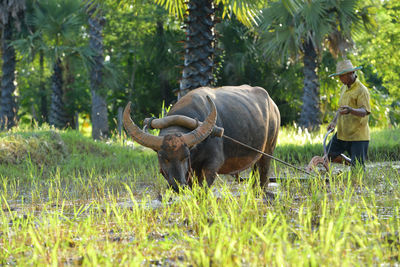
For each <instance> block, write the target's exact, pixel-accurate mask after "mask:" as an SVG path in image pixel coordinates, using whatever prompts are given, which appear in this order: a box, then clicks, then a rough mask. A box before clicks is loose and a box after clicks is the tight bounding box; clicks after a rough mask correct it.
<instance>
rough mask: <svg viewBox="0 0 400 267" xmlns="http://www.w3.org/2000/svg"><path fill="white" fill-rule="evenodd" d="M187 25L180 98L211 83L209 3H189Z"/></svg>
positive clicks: (201, 0) (211, 15)
mask: <svg viewBox="0 0 400 267" xmlns="http://www.w3.org/2000/svg"><path fill="white" fill-rule="evenodd" d="M188 11H189V15H188V18H187V21H186V24H187V25H186V27H187V28H186V41H185V56H184V66H183V73H182V80H181V83H180V90H179V95H178V98H179V97H182V96H183V95H185V94H187V93H188V92H189V91H190V90H193V89H196V88H198V87H201V86H209V85H211V84H212V83H213V81H214V77H213V67H214V42H215V33H214V25H215V22H214V13H215V11H214V6H213V1H212V0H190V1H189V3H188Z"/></svg>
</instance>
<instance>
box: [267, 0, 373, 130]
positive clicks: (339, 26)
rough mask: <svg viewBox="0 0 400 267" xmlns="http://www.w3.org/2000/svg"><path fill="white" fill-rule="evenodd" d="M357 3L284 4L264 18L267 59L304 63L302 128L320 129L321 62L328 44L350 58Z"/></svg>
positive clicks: (349, 0)
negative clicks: (319, 61)
mask: <svg viewBox="0 0 400 267" xmlns="http://www.w3.org/2000/svg"><path fill="white" fill-rule="evenodd" d="M357 2H358V1H357V0H341V1H331V0H315V1H306V0H302V1H297V2H296V4H297V5H296V6H294V8H293V9H287V7H286V6H285V3H284V2H283V1H277V2H274V3H272V4H271V5H270V6H269V8H267V9H266V10H264V11H263V16H262V18H261V21H262V23H261V25H262V26H261V27H260V29H261V31H262V33H261V34H262V36H263V37H262V42H263V44H264V47H263V48H264V51H265V53H266V54H267V55H272V54H278V55H281V59H282V61H284V62H285V61H286V60H287V59H289V60H298V59H300V58H301V59H302V60H303V74H304V86H303V97H302V101H303V105H302V107H301V113H300V119H299V125H300V126H302V127H303V128H309V129H318V127H319V125H320V123H321V122H320V109H319V82H318V74H317V73H318V65H319V64H318V58H319V55H320V52H321V50H322V48H323V45H324V44H327V45H328V46H329V48H330V49H331V51H332V53H333V54H334V55H338V54H339V55H341V56H343V57H345V56H346V53H347V51H348V49H349V47H351V44H352V41H351V34H352V32H353V31H354V30H358V29H359V28H360V27H359V26H360V25H361V21H362V16H363V15H365V14H360V13H359V12H358V11H357Z"/></svg>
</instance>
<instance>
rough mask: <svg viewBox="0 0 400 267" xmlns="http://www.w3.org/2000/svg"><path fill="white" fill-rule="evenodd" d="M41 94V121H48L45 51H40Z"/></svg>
mask: <svg viewBox="0 0 400 267" xmlns="http://www.w3.org/2000/svg"><path fill="white" fill-rule="evenodd" d="M39 57H40V58H39V64H40V67H39V79H40V81H39V95H40V113H41V118H40V121H41V122H47V119H48V110H47V92H46V87H45V81H44V53H43V51H40V53H39Z"/></svg>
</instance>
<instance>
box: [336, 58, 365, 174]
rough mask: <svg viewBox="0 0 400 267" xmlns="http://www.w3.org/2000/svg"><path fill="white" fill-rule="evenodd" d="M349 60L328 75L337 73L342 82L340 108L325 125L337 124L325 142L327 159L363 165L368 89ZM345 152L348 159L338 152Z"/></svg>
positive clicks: (357, 68) (356, 68)
mask: <svg viewBox="0 0 400 267" xmlns="http://www.w3.org/2000/svg"><path fill="white" fill-rule="evenodd" d="M359 69H361V67H354V66H353V64H352V63H351V61H350V60H344V61H341V62H338V63H337V67H336V73H333V74H331V75H329V77H332V76H339V79H340V81H341V82H342V83H343V86H342V88H341V95H340V99H339V109H338V110H337V112H336V116H335V118H334V119H333V121H332V122H331V123H330V124H329V125H328V130H331V129H332V130H333V129H335V127H336V126H337V132H336V134H335V135H334V136H333V138H332V140H331V141H330V143H329V144H328V158H329V159H330V160H331V161H332V162H342V161H343V160H345V161H347V163H348V164H351V165H352V166H356V164H357V163H359V164H361V165H362V166H363V168H365V165H364V162H365V159H366V157H367V152H368V145H369V139H370V134H369V126H368V119H369V116H368V115H369V114H370V113H371V106H370V100H369V99H370V97H369V92H368V89H367V88H366V87H365V86H364V85H363V84H362V83H361V82H360V81H359V80H358V79H357V75H356V73H355V71H356V70H359ZM345 151H347V152H348V153H349V154H350V158H351V159H350V160H349V159H346V158H345V157H343V156H342V155H341V154H342V153H343V152H345Z"/></svg>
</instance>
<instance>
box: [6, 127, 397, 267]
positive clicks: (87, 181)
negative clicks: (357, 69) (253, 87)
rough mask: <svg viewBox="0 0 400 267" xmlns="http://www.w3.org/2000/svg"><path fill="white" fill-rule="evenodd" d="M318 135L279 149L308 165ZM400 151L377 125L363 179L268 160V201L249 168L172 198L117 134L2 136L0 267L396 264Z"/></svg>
mask: <svg viewBox="0 0 400 267" xmlns="http://www.w3.org/2000/svg"><path fill="white" fill-rule="evenodd" d="M323 134H324V133H323V130H321V132H319V133H313V134H309V133H307V132H301V131H300V130H299V129H296V128H294V127H292V128H287V129H283V130H282V131H281V133H280V136H279V144H278V147H277V149H276V153H275V156H278V157H279V158H282V159H284V160H287V161H289V162H291V163H295V164H296V165H297V166H300V167H304V166H305V165H306V164H307V163H308V161H309V160H310V159H311V157H312V156H314V155H322V154H323V151H322V150H323V148H322V145H321V143H322V139H323ZM399 155H400V132H399V130H398V129H383V130H382V129H374V130H373V131H372V141H371V144H370V154H369V161H368V162H367V173H366V174H365V175H363V174H362V173H361V172H359V171H357V170H356V171H353V172H351V171H349V170H348V169H346V168H345V167H343V166H337V167H335V171H334V172H332V173H328V174H321V173H317V174H315V175H314V176H313V178H312V179H309V180H306V181H304V180H299V179H298V178H302V177H303V176H304V174H302V173H296V172H294V171H293V170H290V169H288V168H286V167H285V166H282V165H279V164H274V166H273V170H272V173H271V175H274V176H277V177H285V178H286V179H282V180H279V181H278V183H276V184H271V185H270V187H269V188H268V191H270V192H273V193H274V194H275V196H276V198H275V200H268V199H266V198H264V196H263V194H262V192H260V191H259V190H258V189H257V188H253V187H252V183H253V182H254V179H256V177H253V176H251V177H250V179H248V181H247V182H243V183H237V182H236V181H235V180H234V179H233V177H230V176H220V177H219V178H218V179H217V181H216V183H215V184H214V185H213V186H212V188H210V189H207V188H200V187H194V188H193V190H192V191H188V190H186V191H184V192H183V193H182V194H179V195H176V194H174V193H173V192H171V191H170V190H167V188H166V182H165V181H164V178H162V176H161V175H160V174H159V170H158V163H157V159H156V155H155V153H154V152H153V151H151V150H148V149H143V148H142V147H139V146H137V145H136V144H133V143H131V142H128V141H126V140H125V141H124V139H118V138H115V139H112V140H110V141H108V142H107V143H104V142H94V141H92V140H90V139H88V138H86V137H83V136H81V135H80V134H78V133H76V132H72V131H66V132H64V131H54V130H51V129H48V128H42V129H39V130H23V129H17V130H15V131H14V132H9V133H0V178H1V179H0V206H1V210H0V265H18V266H24V265H54V266H57V265H69V266H71V265H72V266H76V265H95V266H98V265H102V266H116V265H126V266H139V265H140V266H188V265H193V266H211V265H213V266H266V265H268V266H304V265H307V266H310V265H312V266H317V265H324V266H325V265H330V266H346V265H347V266H349V265H351V266H354V265H383V266H391V265H396V264H398V263H399V261H400V255H399V250H400V236H399V232H400V217H399V216H400V214H399V207H400V204H399V203H400V201H399V198H400V186H399V182H400V163H399V162H398V161H399ZM244 175H248V174H247V173H245V174H244Z"/></svg>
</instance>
